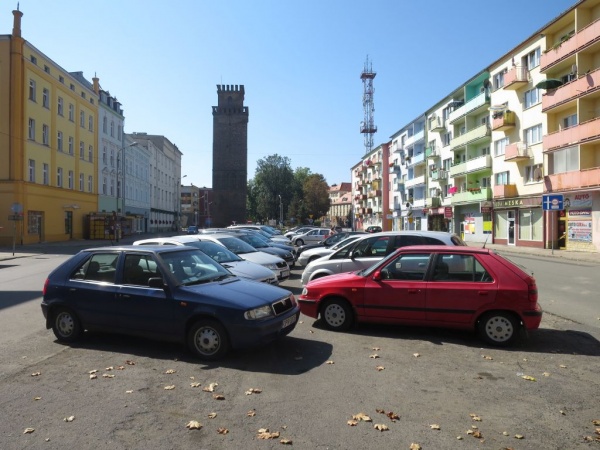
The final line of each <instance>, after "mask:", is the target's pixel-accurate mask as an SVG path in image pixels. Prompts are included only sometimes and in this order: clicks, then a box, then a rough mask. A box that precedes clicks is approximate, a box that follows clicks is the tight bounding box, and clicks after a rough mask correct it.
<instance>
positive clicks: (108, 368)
mask: <svg viewBox="0 0 600 450" xmlns="http://www.w3.org/2000/svg"><path fill="white" fill-rule="evenodd" d="M113 369H114V367H113V366H110V367H107V368H106V369H104V370H106V371H108V372H110V371H111V370H113Z"/></svg>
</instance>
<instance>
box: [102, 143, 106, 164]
mask: <svg viewBox="0 0 600 450" xmlns="http://www.w3.org/2000/svg"><path fill="white" fill-rule="evenodd" d="M106 158H107V156H106V145H105V146H104V147H102V162H103V163H104V164H106V161H107V159H106Z"/></svg>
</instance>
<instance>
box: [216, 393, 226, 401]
mask: <svg viewBox="0 0 600 450" xmlns="http://www.w3.org/2000/svg"><path fill="white" fill-rule="evenodd" d="M213 398H214V399H215V400H225V396H224V395H221V394H214V395H213Z"/></svg>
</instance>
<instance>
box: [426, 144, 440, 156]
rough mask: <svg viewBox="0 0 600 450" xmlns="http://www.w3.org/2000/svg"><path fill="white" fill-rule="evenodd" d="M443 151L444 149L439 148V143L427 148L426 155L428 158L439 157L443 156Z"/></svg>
mask: <svg viewBox="0 0 600 450" xmlns="http://www.w3.org/2000/svg"><path fill="white" fill-rule="evenodd" d="M441 153H442V149H441V148H439V147H438V146H437V145H434V146H432V147H427V148H426V149H425V156H426V157H427V158H439V157H440V156H441Z"/></svg>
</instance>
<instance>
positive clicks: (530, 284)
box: [298, 245, 542, 345]
mask: <svg viewBox="0 0 600 450" xmlns="http://www.w3.org/2000/svg"><path fill="white" fill-rule="evenodd" d="M298 302H299V303H300V310H301V311H302V313H303V314H305V315H307V316H309V317H314V318H317V317H319V316H320V317H321V319H322V321H323V323H324V325H325V326H326V327H327V328H329V329H331V330H347V329H349V328H350V327H351V326H352V325H353V324H355V323H356V322H377V323H394V324H402V325H417V326H426V327H432V326H435V327H447V328H462V329H473V330H476V331H477V332H478V333H479V335H480V336H481V338H483V340H485V341H486V342H487V343H488V344H492V345H508V344H511V343H513V342H514V341H515V340H517V339H518V337H519V335H520V330H521V329H522V328H523V329H525V330H534V329H537V328H538V327H539V325H540V322H541V320H542V308H541V307H540V305H539V304H538V291H537V286H536V281H535V278H534V277H533V275H531V274H529V273H527V272H525V271H524V270H523V269H522V268H520V267H519V266H517V265H515V264H514V263H512V262H511V261H509V260H507V259H505V258H503V257H501V256H500V255H498V254H496V253H495V252H494V251H492V250H488V249H480V248H475V247H463V246H458V247H456V246H439V245H438V246H411V247H403V248H401V249H399V250H397V251H395V252H394V253H392V254H391V255H389V256H388V257H387V258H385V259H384V260H382V261H380V262H379V263H377V264H374V265H373V266H371V267H370V268H368V269H363V270H359V271H356V272H350V273H343V274H338V275H332V276H329V277H326V278H322V279H318V280H314V281H311V282H309V283H308V285H307V286H306V287H305V288H304V290H303V292H302V295H301V296H300V297H299V298H298Z"/></svg>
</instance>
